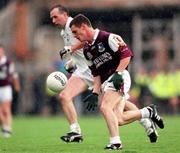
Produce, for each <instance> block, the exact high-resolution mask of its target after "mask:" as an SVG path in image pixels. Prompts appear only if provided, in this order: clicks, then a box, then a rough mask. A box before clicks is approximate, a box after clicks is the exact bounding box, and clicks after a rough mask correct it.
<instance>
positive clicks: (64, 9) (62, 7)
mask: <svg viewBox="0 0 180 153" xmlns="http://www.w3.org/2000/svg"><path fill="white" fill-rule="evenodd" d="M55 8H57V9H58V10H59V12H60V13H62V12H66V13H67V15H68V16H69V9H68V8H67V7H65V6H63V5H60V4H58V5H54V6H53V7H51V9H50V11H52V10H53V9H55Z"/></svg>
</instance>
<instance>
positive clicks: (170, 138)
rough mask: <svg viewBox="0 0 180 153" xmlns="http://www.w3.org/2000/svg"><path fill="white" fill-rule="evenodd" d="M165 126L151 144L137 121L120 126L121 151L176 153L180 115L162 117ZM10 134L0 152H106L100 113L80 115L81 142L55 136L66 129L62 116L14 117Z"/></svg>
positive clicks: (179, 147)
mask: <svg viewBox="0 0 180 153" xmlns="http://www.w3.org/2000/svg"><path fill="white" fill-rule="evenodd" d="M164 119H165V129H164V130H160V129H159V130H158V131H159V139H158V142H157V143H155V144H151V143H149V139H148V138H147V136H146V134H145V131H144V130H143V128H142V127H141V126H140V125H139V124H138V122H137V123H132V124H129V125H126V126H123V127H121V130H120V132H121V139H122V141H123V147H124V148H123V150H122V151H119V152H122V153H179V152H180V130H179V129H180V122H179V121H180V116H174V117H170V116H166V117H164ZM13 123H14V124H13V127H14V131H13V136H12V137H11V138H8V139H5V138H2V137H0V153H106V152H117V151H104V150H103V147H104V146H105V145H106V144H107V143H108V140H109V138H108V131H107V128H106V124H105V122H104V120H103V118H102V117H101V116H99V117H83V118H80V124H81V128H82V131H83V134H84V139H85V140H84V141H83V143H74V144H72V143H71V144H66V143H63V142H62V141H60V139H59V136H61V135H62V134H64V133H66V132H68V124H67V122H66V120H65V119H64V117H62V116H61V117H16V118H14V122H13Z"/></svg>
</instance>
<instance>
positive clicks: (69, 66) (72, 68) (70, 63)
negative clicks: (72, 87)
mask: <svg viewBox="0 0 180 153" xmlns="http://www.w3.org/2000/svg"><path fill="white" fill-rule="evenodd" d="M64 68H65V70H66V71H67V72H68V73H73V72H74V71H75V70H76V65H75V63H74V62H73V61H72V60H69V61H67V63H66V64H65V65H64Z"/></svg>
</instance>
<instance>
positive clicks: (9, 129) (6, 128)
mask: <svg viewBox="0 0 180 153" xmlns="http://www.w3.org/2000/svg"><path fill="white" fill-rule="evenodd" d="M2 129H3V130H5V131H9V132H11V131H12V128H11V127H10V126H9V125H2Z"/></svg>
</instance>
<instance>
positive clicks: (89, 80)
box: [72, 69, 93, 89]
mask: <svg viewBox="0 0 180 153" xmlns="http://www.w3.org/2000/svg"><path fill="white" fill-rule="evenodd" d="M72 76H76V77H79V78H81V79H82V80H84V81H85V83H86V84H87V85H88V87H89V89H92V88H93V76H92V74H91V70H90V69H86V70H85V71H79V70H78V69H76V70H75V71H74V72H73V74H72Z"/></svg>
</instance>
